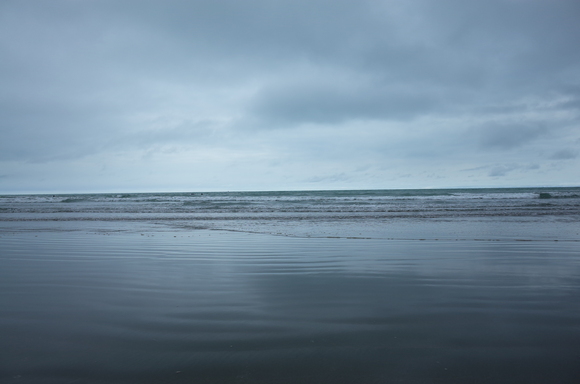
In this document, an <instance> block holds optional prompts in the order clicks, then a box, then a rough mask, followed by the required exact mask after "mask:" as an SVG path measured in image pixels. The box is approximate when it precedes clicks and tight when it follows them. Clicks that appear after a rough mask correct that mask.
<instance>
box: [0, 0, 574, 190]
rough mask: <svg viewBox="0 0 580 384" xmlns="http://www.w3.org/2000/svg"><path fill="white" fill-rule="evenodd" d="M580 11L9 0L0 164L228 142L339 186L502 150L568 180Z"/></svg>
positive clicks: (262, 0)
mask: <svg viewBox="0 0 580 384" xmlns="http://www.w3.org/2000/svg"><path fill="white" fill-rule="evenodd" d="M579 17H580V3H578V2H577V1H576V0H556V1H547V0H529V1H517V0H490V1H486V2H481V1H460V0H442V1H438V2H432V1H427V0H410V1H396V0H395V1H392V0H384V1H382V0H379V1H376V0H373V1H371V0H362V1H357V2H353V1H347V0H338V1H336V0H310V1H302V0H292V1H290V0H281V1H276V2H272V1H270V0H249V1H244V2H240V1H235V0H221V1H205V0H199V1H193V2H192V1H185V0H168V1H164V2H160V1H150V0H139V1H137V0H127V1H123V2H118V1H112V0H101V1H91V0H89V1H77V2H72V1H65V0H54V1H50V2H47V1H40V0H37V1H34V0H31V1H26V2H22V1H14V0H6V1H3V2H1V3H0V57H2V60H0V82H1V83H2V87H1V89H0V167H2V168H0V172H2V173H4V174H8V173H10V174H12V169H11V167H14V164H15V163H18V164H19V166H20V165H22V167H24V165H23V164H32V163H35V164H37V165H35V166H40V165H39V164H48V163H49V162H55V161H58V162H65V163H66V164H68V165H70V168H71V169H72V168H74V166H73V165H74V164H80V163H79V162H81V161H88V160H87V159H88V158H92V159H94V160H91V161H95V162H99V161H108V160H106V159H113V158H115V157H114V156H125V155H126V156H131V158H140V157H142V156H143V155H144V154H151V153H159V154H160V157H155V158H156V159H158V161H167V162H170V163H171V164H174V163H173V162H175V164H179V163H187V162H188V161H190V160H189V159H191V158H195V159H197V158H200V159H201V158H202V157H203V156H206V157H205V158H206V162H209V161H216V156H215V155H212V154H216V153H219V154H220V159H219V161H220V162H222V161H223V163H224V164H236V163H237V162H239V161H240V157H243V158H245V159H255V160H252V161H255V164H253V165H252V167H254V168H253V170H250V169H249V171H248V172H253V173H256V172H258V170H259V169H260V170H261V169H262V168H260V167H261V166H260V165H259V164H262V163H269V164H271V163H274V162H276V163H278V164H280V165H279V166H278V168H280V169H282V170H283V171H282V172H284V173H285V174H292V175H293V177H294V180H308V179H313V178H316V177H318V176H317V175H324V174H341V172H343V171H342V170H345V171H344V174H345V176H346V177H347V179H345V180H338V179H337V180H334V181H336V182H345V183H347V182H354V181H353V180H358V179H357V177H353V175H355V171H353V170H355V169H357V168H359V167H360V166H361V164H380V165H381V166H384V169H397V168H401V167H404V168H405V169H399V171H402V172H403V173H411V174H418V173H420V172H419V171H420V170H421V169H423V168H429V167H431V166H432V164H435V163H436V164H437V165H438V167H441V169H455V166H454V164H456V163H457V162H458V161H461V162H463V163H465V164H466V165H465V166H464V167H462V168H465V167H468V168H477V167H482V166H485V165H486V164H488V162H489V161H490V160H489V158H488V156H489V154H490V153H493V156H505V158H503V159H494V161H497V162H498V163H501V164H503V163H505V164H527V163H532V162H534V161H537V160H535V159H537V158H538V156H541V157H543V158H544V159H546V158H547V156H548V155H546V154H551V155H550V156H549V157H550V158H551V159H555V160H569V161H568V162H566V163H569V164H570V165H569V167H570V168H563V170H562V172H563V173H562V176H561V177H563V178H567V176H565V172H573V169H574V168H573V166H574V164H575V159H576V158H577V155H576V152H574V151H573V150H571V149H567V148H568V145H569V142H570V140H571V139H574V138H575V137H576V136H574V137H572V136H573V134H572V133H571V132H573V131H574V127H577V126H578V124H579V122H580V67H579V66H578V62H580V50H578V49H577V41H576V40H577V37H578V36H580V23H578V22H577V20H578V18H579ZM258 128H261V129H258ZM264 128H267V129H264ZM170 148H174V149H175V151H172V150H170ZM129 153H132V155H129ZM168 153H171V156H177V155H175V154H177V153H180V154H181V155H180V156H182V157H180V158H179V160H177V158H175V159H174V158H173V157H168V156H169V155H167V154H168ZM295 153H300V154H301V155H302V156H305V157H304V161H305V164H308V165H307V167H308V168H312V169H311V171H312V173H311V174H310V173H309V174H307V175H302V174H300V173H301V171H302V169H300V167H299V166H298V165H296V164H294V163H292V161H295V160H293V154H295ZM202 154H203V155H202ZM148 156H149V155H148ZM164 156H165V157H164ZM508 156H509V158H508ZM96 159H99V160H96ZM288 159H292V160H288ZM427 159H428V160H427ZM111 161H112V160H111ZM248 161H249V160H248ZM200 162H203V161H202V160H200ZM401 162H402V163H401ZM328 163H332V164H333V166H328ZM467 163H469V165H467ZM220 164H221V163H220ZM29 166H30V167H34V166H33V165H29ZM135 167H136V168H135V170H132V171H131V170H127V172H137V173H138V171H137V169H138V168H139V167H143V172H144V170H145V166H144V165H143V166H140V165H138V164H137V163H135ZM175 167H176V169H178V168H179V166H175ZM224 167H225V168H224V169H228V168H227V166H226V165H224ZM293 167H294V168H293ZM407 167H408V169H407ZM22 169H24V168H22ZM26 169H29V168H26ZM35 169H36V170H32V168H30V169H29V171H26V172H30V175H33V174H38V172H39V171H38V169H39V168H38V169H37V168H35ZM139 169H141V168H139ZM148 169H150V167H149V166H148ZM185 169H186V168H185V167H183V169H182V171H181V172H186V171H185ZM220 169H221V168H220ZM232 169H233V165H232ZM328 169H335V170H336V169H340V171H338V172H337V171H331V172H328V171H327V170H328ZM348 169H350V170H351V171H347V170H348ZM376 169H379V167H377V168H376ZM566 169H567V170H566ZM431 171H432V172H435V170H431ZM23 172H24V171H23ZM35 172H36V173H35ZM176 172H177V174H180V173H179V172H178V171H176ZM200 172H201V171H200ZM374 172H375V174H374V176H372V175H371V176H372V177H374V178H375V179H376V180H381V179H384V178H385V177H395V176H393V175H394V174H393V175H390V174H386V173H380V172H379V171H374ZM377 172H378V173H377ZM385 172H386V171H385ZM449 172H455V171H449ZM457 172H459V170H457ZM509 172H512V171H511V170H510V169H509V167H507V168H506V167H503V168H502V167H499V168H497V169H496V170H495V171H490V174H492V173H493V174H494V175H496V176H499V175H501V174H502V173H503V174H504V175H505V174H507V173H509ZM530 172H532V170H530ZM400 173H401V172H399V173H398V174H400ZM224 175H225V174H224ZM389 175H390V176H389ZM454 175H455V176H453V175H452V174H449V175H447V176H448V177H447V179H448V180H456V181H457V183H459V184H461V183H462V181H461V178H462V177H464V176H462V174H460V173H456V174H454ZM371 176H369V177H371ZM23 177H24V176H23ZM176 177H177V178H179V177H180V176H176ZM212 177H213V176H212ZM224 177H227V176H224ZM558 177H560V176H558ZM30 178H31V180H32V176H30ZM73 179H74V177H73V176H71V180H73ZM208 180H210V176H208ZM212 180H213V179H212ZM550 180H552V179H550ZM325 182H327V183H331V182H333V180H330V179H327V180H325V181H321V182H320V183H319V184H323V183H325ZM522 182H523V181H522ZM264 183H266V181H264ZM419 184H420V182H419ZM220 185H222V184H220ZM462 185H463V184H462ZM363 187H364V186H363ZM208 188H209V187H208Z"/></svg>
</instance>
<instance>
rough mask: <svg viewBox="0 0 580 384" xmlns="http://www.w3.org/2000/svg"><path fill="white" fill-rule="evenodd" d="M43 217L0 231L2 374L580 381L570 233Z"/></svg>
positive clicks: (141, 379)
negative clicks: (529, 236)
mask: <svg viewBox="0 0 580 384" xmlns="http://www.w3.org/2000/svg"><path fill="white" fill-rule="evenodd" d="M17 224H18V223H17ZM39 224H40V225H39ZM41 224H42V223H34V225H31V224H23V223H20V224H18V225H20V226H21V227H20V228H19V230H12V231H10V230H4V231H3V232H1V233H0V250H1V251H2V252H1V257H0V292H1V294H0V345H2V348H1V349H0V382H2V383H67V382H71V383H72V382H75V383H76V382H79V383H101V382H102V383H105V382H106V383H173V382H175V383H181V382H183V383H192V382H194V383H526V384H528V383H547V382H550V383H577V382H578V381H579V380H580V325H579V324H580V306H578V297H580V257H579V252H578V251H579V245H578V242H577V241H575V240H567V241H548V240H545V241H544V240H542V239H539V240H538V239H536V240H534V241H517V240H518V239H517V238H504V239H502V238H499V237H493V241H490V240H489V239H487V240H479V241H478V240H475V238H476V237H477V234H476V233H475V234H474V233H471V235H470V236H468V239H463V240H462V239H460V238H458V237H455V238H453V236H451V237H450V239H448V240H437V241H435V240H425V241H420V240H416V239H418V238H419V237H420V236H421V235H420V233H421V231H415V232H413V231H411V230H410V232H409V233H411V232H413V233H414V235H413V236H411V238H413V239H415V240H400V239H398V240H389V239H384V238H365V239H362V238H350V239H349V238H345V237H342V238H324V237H312V238H307V237H299V236H298V237H297V236H294V237H288V236H273V235H267V234H255V233H244V232H224V231H216V230H200V229H197V230H193V229H189V230H188V229H183V228H182V229H181V230H179V231H176V230H174V229H172V227H171V226H165V227H163V229H160V228H158V227H155V226H154V225H153V224H151V225H152V227H147V226H145V225H141V226H139V227H137V228H134V229H133V230H128V227H130V225H128V224H126V223H124V224H123V225H122V226H119V225H118V223H117V224H115V225H112V224H111V223H110V222H108V223H100V224H99V223H94V222H88V221H87V222H76V223H74V231H73V230H70V229H72V228H65V229H66V230H64V229H63V228H60V229H58V230H54V227H55V225H53V229H52V230H51V229H50V228H43V226H42V225H41ZM53 224H55V223H53ZM69 224H70V223H69ZM26 225H29V227H26ZM240 225H242V224H240ZM409 225H411V224H409ZM560 225H561V226H562V227H564V228H568V230H569V232H570V233H572V232H573V231H574V230H575V229H573V228H575V226H574V224H570V223H568V224H566V225H564V224H562V223H560ZM56 226H58V225H56ZM471 228H473V227H471ZM415 229H417V228H415ZM494 233H495V232H494Z"/></svg>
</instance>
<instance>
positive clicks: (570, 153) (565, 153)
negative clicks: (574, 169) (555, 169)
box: [550, 148, 578, 160]
mask: <svg viewBox="0 0 580 384" xmlns="http://www.w3.org/2000/svg"><path fill="white" fill-rule="evenodd" d="M577 156H578V151H577V150H574V149H572V148H564V149H561V150H559V151H556V152H554V154H553V155H552V156H550V159H554V160H571V159H575V158H576V157H577Z"/></svg>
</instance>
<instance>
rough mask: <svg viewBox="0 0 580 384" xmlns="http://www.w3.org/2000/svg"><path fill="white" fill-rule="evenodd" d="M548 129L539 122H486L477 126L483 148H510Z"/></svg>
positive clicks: (532, 138)
mask: <svg viewBox="0 0 580 384" xmlns="http://www.w3.org/2000/svg"><path fill="white" fill-rule="evenodd" d="M547 131H548V129H547V127H546V126H545V125H543V124H541V123H533V122H532V123H528V124H525V123H515V124H508V123H502V122H500V123H488V124H486V125H484V126H482V127H480V128H479V135H480V144H481V146H483V147H484V148H500V149H511V148H515V147H518V146H520V145H523V144H525V143H527V142H530V141H532V140H535V139H537V138H538V137H540V136H541V135H543V134H545V133H546V132H547Z"/></svg>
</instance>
